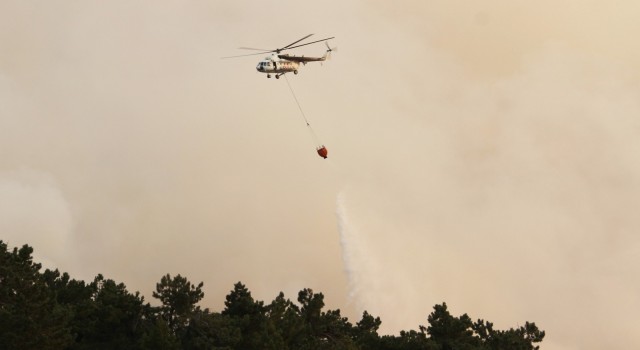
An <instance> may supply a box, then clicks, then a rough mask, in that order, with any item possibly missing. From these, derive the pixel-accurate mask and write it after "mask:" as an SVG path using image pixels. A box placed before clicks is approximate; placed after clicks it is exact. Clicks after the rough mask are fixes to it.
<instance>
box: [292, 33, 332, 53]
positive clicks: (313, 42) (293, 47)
mask: <svg viewBox="0 0 640 350" xmlns="http://www.w3.org/2000/svg"><path fill="white" fill-rule="evenodd" d="M333 38H335V37H334V36H332V37H330V38H326V39H322V40H316V41H312V42H310V43H306V44H300V45H296V46H291V47H287V50H289V49H295V48H296V47H300V46H306V45H311V44H315V43H319V42H321V41H326V40H330V39H333Z"/></svg>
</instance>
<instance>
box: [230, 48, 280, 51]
mask: <svg viewBox="0 0 640 350" xmlns="http://www.w3.org/2000/svg"><path fill="white" fill-rule="evenodd" d="M238 49H240V50H254V51H265V52H275V51H276V50H267V49H254V48H253V47H239V48H238Z"/></svg>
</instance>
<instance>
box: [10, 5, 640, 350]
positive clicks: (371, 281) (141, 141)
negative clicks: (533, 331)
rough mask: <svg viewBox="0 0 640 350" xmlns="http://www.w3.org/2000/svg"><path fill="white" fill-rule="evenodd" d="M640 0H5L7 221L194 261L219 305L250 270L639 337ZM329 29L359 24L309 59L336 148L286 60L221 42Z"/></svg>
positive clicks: (589, 334) (126, 274) (91, 256)
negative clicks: (329, 51)
mask: <svg viewBox="0 0 640 350" xmlns="http://www.w3.org/2000/svg"><path fill="white" fill-rule="evenodd" d="M639 12H640V5H638V4H636V3H635V2H632V1H618V2H615V3H611V4H604V3H603V4H599V3H596V2H584V1H580V2H578V1H564V2H561V3H558V2H553V1H547V0H545V1H538V2H535V3H523V2H513V1H504V0H493V1H483V2H481V3H480V2H474V1H463V0H459V1H429V2H422V1H414V2H411V1H407V2H402V3H390V2H349V3H346V4H345V3H343V2H338V1H328V2H326V1H325V2H322V3H315V4H304V5H303V4H300V3H299V2H290V1H277V2H274V3H273V4H272V6H266V5H260V4H259V3H255V2H249V1H234V2H226V1H225V2H220V1H214V2H196V1H194V2H189V3H163V4H158V3H155V2H154V3H152V2H136V3H131V2H126V1H115V2H109V3H108V4H105V3H102V2H68V3H63V4H59V3H58V4H48V3H46V4H43V3H37V2H24V1H23V2H11V1H9V2H3V3H2V4H0V26H1V27H0V28H1V29H2V30H0V52H2V54H1V55H0V229H1V230H2V235H3V236H2V237H1V238H2V239H3V240H8V241H9V243H10V244H13V245H19V244H22V243H29V244H32V245H33V246H34V247H35V249H36V255H37V257H38V258H39V259H40V260H42V261H44V262H45V263H46V264H47V265H49V266H57V267H59V268H60V269H62V270H64V271H68V272H70V273H71V274H72V275H73V276H75V277H77V278H83V279H91V278H93V277H94V276H95V275H96V274H97V273H103V274H105V275H106V276H108V277H110V278H113V279H115V280H118V281H122V282H124V283H126V284H127V286H128V287H129V289H131V290H140V291H141V292H142V293H144V294H145V295H149V294H150V291H151V290H152V289H153V287H154V285H155V284H154V283H156V282H157V281H158V280H159V278H160V276H162V275H163V274H165V273H167V272H169V273H181V274H183V275H186V276H188V277H189V278H190V279H191V280H192V281H204V282H205V293H206V299H205V300H204V304H206V306H207V307H211V308H213V309H220V308H221V307H222V301H223V300H224V295H225V294H226V293H227V292H228V290H230V289H231V287H232V284H233V283H234V282H236V281H238V280H241V281H243V282H244V283H246V284H247V285H248V287H249V288H250V290H251V291H252V292H253V293H254V295H255V296H256V297H257V298H259V299H265V300H271V299H272V298H273V297H275V295H277V293H278V291H280V290H283V291H284V292H285V293H286V294H287V296H288V297H290V298H295V295H296V293H297V291H298V290H300V289H301V288H304V287H311V288H314V289H315V290H317V291H322V292H323V293H324V294H325V295H326V296H327V298H326V300H327V302H328V304H329V305H328V307H331V308H338V307H339V308H341V309H343V310H344V311H345V313H346V314H347V315H348V316H349V317H350V319H351V320H352V321H354V322H355V321H356V320H357V319H358V317H359V316H360V312H361V311H362V310H364V309H366V310H368V311H370V312H371V313H373V314H375V315H378V316H380V317H381V318H382V321H383V328H384V331H385V332H397V331H398V330H400V329H407V328H414V329H415V328H417V325H419V324H426V316H427V314H428V313H429V312H430V308H431V307H432V306H433V305H434V304H435V303H439V302H442V301H446V302H447V303H448V304H449V305H450V306H451V308H452V310H453V313H454V314H458V313H462V312H467V313H469V314H470V315H471V316H472V317H482V318H486V319H489V320H491V321H494V322H495V323H496V325H497V326H498V327H509V326H515V325H516V324H518V323H522V322H524V321H525V320H529V321H535V322H536V323H537V324H538V325H539V326H541V327H542V328H543V329H545V330H546V331H547V334H548V335H547V339H546V340H545V341H544V343H543V348H546V349H601V348H634V347H638V345H640V343H638V340H637V337H636V336H635V334H637V333H638V326H637V322H635V319H634V316H633V315H634V314H636V313H637V312H638V311H640V305H639V301H638V295H640V294H639V292H640V283H638V282H637V281H636V280H637V278H634V277H636V276H638V272H640V271H639V267H638V266H640V265H639V264H638V263H639V262H640V261H639V259H640V240H639V239H638V238H637V232H638V230H639V229H640V218H638V216H637V215H636V211H637V210H636V208H638V204H639V203H638V201H639V200H640V166H638V162H637V155H638V154H639V152H638V151H640V141H638V133H639V132H640V122H639V121H638V120H637V116H638V115H640V104H639V102H638V101H640V99H639V97H640V84H639V82H640V74H639V71H640V63H638V62H640V44H639V43H638V42H637V40H636V38H635V37H634V35H633V33H638V32H640V28H639V27H640V24H639V23H640V22H637V20H636V19H637V18H638V15H639V14H640V13H639ZM308 33H316V35H318V36H320V35H327V36H336V37H337V39H336V40H335V41H333V42H332V45H337V46H338V47H339V48H340V49H339V51H338V52H337V53H336V54H335V55H334V60H333V61H331V62H329V63H327V64H325V65H324V66H322V67H321V66H319V65H307V66H306V67H304V68H303V69H302V71H301V73H300V75H298V76H295V77H292V78H291V79H290V81H291V83H292V86H293V88H294V89H296V92H297V94H298V98H299V100H300V102H301V104H302V106H303V108H305V112H306V114H307V117H308V118H309V119H310V121H311V123H312V125H313V126H314V129H315V131H316V132H317V133H318V136H319V137H320V139H321V140H322V141H323V142H324V143H325V144H326V145H327V147H328V149H329V159H327V160H326V161H323V160H321V159H320V158H318V157H317V155H315V153H314V150H313V142H312V140H310V137H309V135H308V133H307V131H306V130H305V126H304V123H303V122H302V121H301V119H300V116H299V114H298V111H297V107H296V106H295V103H294V102H293V100H292V99H291V96H290V95H289V92H288V89H287V87H286V83H285V82H284V81H275V80H274V79H271V80H267V79H265V78H264V76H261V75H259V74H258V73H256V72H255V70H254V67H255V63H256V61H257V60H258V59H259V58H258V59H254V58H247V59H238V60H224V61H223V60H220V59H219V57H221V56H227V55H232V54H235V53H236V51H235V48H236V47H238V46H257V47H262V46H264V47H267V48H269V47H272V46H274V47H275V46H278V45H284V44H287V43H289V42H291V41H293V40H296V39H297V38H298V37H301V36H303V35H306V34H308ZM299 52H300V53H304V54H307V55H310V54H321V53H322V47H313V46H312V47H308V49H305V50H301V51H299ZM336 212H337V213H338V220H337V221H338V222H336ZM338 224H339V225H338ZM338 226H339V229H338ZM338 231H340V232H338ZM341 244H342V246H341Z"/></svg>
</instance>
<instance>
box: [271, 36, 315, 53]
mask: <svg viewBox="0 0 640 350" xmlns="http://www.w3.org/2000/svg"><path fill="white" fill-rule="evenodd" d="M312 35H313V34H309V35H307V36H305V37H304V38H302V39H300V40H297V41H294V42H292V43H291V44H289V45H287V46H285V47H283V48H281V49H279V50H284V49H286V48H290V47H289V46H291V45H293V44H297V43H299V42H301V41H302V40H304V39H306V38H308V37H310V36H312Z"/></svg>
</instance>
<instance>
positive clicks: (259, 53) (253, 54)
mask: <svg viewBox="0 0 640 350" xmlns="http://www.w3.org/2000/svg"><path fill="white" fill-rule="evenodd" d="M272 52H274V51H266V52H258V53H250V54H248V55H237V56H226V57H220V58H221V59H225V58H236V57H246V56H258V55H264V54H265V53H272Z"/></svg>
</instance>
